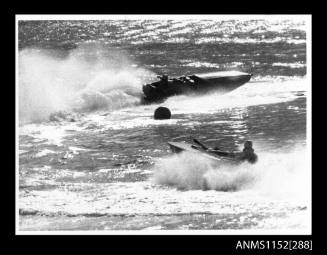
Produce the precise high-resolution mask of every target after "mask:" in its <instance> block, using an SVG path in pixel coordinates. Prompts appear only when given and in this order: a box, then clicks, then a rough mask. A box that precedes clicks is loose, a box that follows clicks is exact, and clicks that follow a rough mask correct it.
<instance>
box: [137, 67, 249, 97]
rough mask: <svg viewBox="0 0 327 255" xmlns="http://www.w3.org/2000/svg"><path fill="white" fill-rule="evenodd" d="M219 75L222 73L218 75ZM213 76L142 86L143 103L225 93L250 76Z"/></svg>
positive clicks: (175, 79)
mask: <svg viewBox="0 0 327 255" xmlns="http://www.w3.org/2000/svg"><path fill="white" fill-rule="evenodd" d="M219 73H223V74H222V75H219ZM214 74H215V75H210V73H209V74H203V75H190V76H186V77H180V78H173V79H169V80H168V81H167V82H162V81H158V82H154V83H151V84H146V85H144V86H143V93H144V101H145V102H150V103H151V102H156V101H163V100H164V99H166V98H168V97H170V96H175V95H182V94H194V93H196V94H203V93H207V92H208V91H212V90H215V91H219V92H221V93H227V92H230V91H232V90H234V89H237V88H238V87H240V86H242V85H243V84H245V83H246V82H248V81H249V80H250V79H251V74H248V73H241V72H237V73H236V74H235V72H234V73H232V74H233V75H231V74H230V75H229V72H216V73H214Z"/></svg>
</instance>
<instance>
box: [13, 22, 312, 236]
mask: <svg viewBox="0 0 327 255" xmlns="http://www.w3.org/2000/svg"><path fill="white" fill-rule="evenodd" d="M32 28H33V29H32ZM19 36H20V44H19V45H20V51H19V121H20V123H19V124H20V125H19V203H18V207H19V213H20V221H19V227H20V229H21V230H122V229H128V230H133V229H138V230H140V229H147V230H162V229H200V230H201V229H211V230H216V229H223V230H231V229H247V230H289V229H291V230H294V231H295V232H296V231H300V232H301V231H306V230H307V229H308V228H309V227H310V217H309V216H310V215H309V212H310V206H311V201H310V190H311V186H310V185H311V182H310V171H311V170H310V169H309V167H308V166H309V164H308V155H307V150H306V146H307V137H306V114H307V110H306V109H307V100H306V98H307V91H308V89H309V86H310V83H309V81H308V80H307V79H306V76H305V75H306V55H305V54H306V52H305V40H306V38H305V36H306V35H305V31H304V23H303V22H298V23H295V22H291V21H279V22H277V21H274V22H270V23H269V22H268V21H258V20H257V21H228V22H225V23H224V22H217V21H201V22H193V21H183V22H182V21H181V22H174V21H169V22H158V21H146V22H143V23H142V22H140V21H124V22H123V21H106V22H102V21H92V22H72V21H61V22H23V23H20V27H19ZM217 69H219V70H242V71H248V72H251V73H253V74H254V77H253V79H252V80H251V82H249V83H247V84H245V85H244V86H242V87H240V88H239V89H237V90H235V91H233V92H231V93H228V94H224V95H220V94H218V93H215V92H212V93H210V94H207V95H201V96H199V95H192V96H177V97H172V98H169V99H168V100H167V101H165V102H163V103H161V104H153V105H141V103H140V96H141V85H142V84H143V83H145V82H148V81H151V80H152V79H153V78H154V77H155V75H156V74H160V73H167V74H169V75H181V74H188V73H199V72H206V71H213V70H217ZM159 105H160V106H166V107H169V109H170V110H171V112H172V118H171V119H169V120H154V119H153V112H154V110H155V109H156V108H157V107H158V106H159ZM192 137H194V138H198V139H199V140H200V141H203V142H204V143H206V144H208V145H209V146H217V145H218V146H219V147H221V148H224V149H226V150H237V149H241V148H242V144H243V142H244V141H245V140H252V141H253V143H254V148H255V150H256V153H257V154H258V156H259V161H258V163H257V164H255V165H249V164H247V163H244V164H241V165H239V166H229V165H226V164H224V163H220V164H214V163H213V162H211V161H208V159H206V158H202V157H200V156H199V155H193V154H188V153H182V154H179V155H173V154H172V153H171V151H170V150H169V147H168V144H167V142H168V141H171V140H174V141H191V138H192ZM204 183H205V187H206V188H205V189H204Z"/></svg>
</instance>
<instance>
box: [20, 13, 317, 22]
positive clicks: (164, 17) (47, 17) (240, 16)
mask: <svg viewBox="0 0 327 255" xmlns="http://www.w3.org/2000/svg"><path fill="white" fill-rule="evenodd" d="M308 16H310V15H285V14H269V15H266V14H253V15H249V14H237V15H235V14H230V15H202V14H201V15H185V14H181V15H179V14H174V15H172V14H165V15H153V14H138V15H130V14H113V15H89V14H85V15H84V14H76V15H68V14H67V15H43V14H42V15H40V14H34V15H30V14H29V15H16V19H19V20H140V19H142V20H232V19H235V20H254V19H264V20H276V21H279V20H281V19H285V20H287V19H291V20H293V21H303V20H305V21H307V20H308V19H309V18H308ZM310 20H311V19H310Z"/></svg>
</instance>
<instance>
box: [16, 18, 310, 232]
mask: <svg viewBox="0 0 327 255" xmlns="http://www.w3.org/2000/svg"><path fill="white" fill-rule="evenodd" d="M121 19H127V20H133V19H145V20H146V19H148V20H149V19H158V20H162V19H173V20H186V19H187V20H190V19H192V20H200V19H201V20H204V19H208V20H209V19H210V20H230V19H237V20H250V19H252V20H254V19H265V20H280V19H292V20H299V21H302V20H303V21H305V22H306V54H307V75H306V77H307V80H308V83H309V84H310V86H309V88H308V91H307V93H308V95H307V155H308V168H310V169H311V171H310V182H311V190H310V192H311V193H310V198H311V207H310V208H308V212H309V214H310V218H311V222H310V227H309V228H308V229H305V230H296V231H297V232H300V233H294V230H293V229H290V230H287V229H286V230H117V231H111V230H110V231H106V230H98V231H93V230H87V231H21V230H19V207H18V199H19V169H18V166H19V153H18V152H19V143H18V142H19V140H18V139H19V135H18V134H19V118H18V112H19V110H18V109H19V104H18V102H19V86H18V74H19V70H18V68H19V65H18V21H19V20H121ZM15 29H16V33H15V50H16V59H15V61H16V62H15V67H16V70H15V75H16V77H15V84H16V86H15V88H16V95H15V100H16V103H15V106H16V110H15V114H16V116H15V120H16V132H15V138H16V139H15V146H16V147H15V148H16V151H15V163H16V167H15V171H16V180H15V199H16V201H15V233H16V235H40V234H42V235H276V236H278V235H295V236H296V235H311V234H312V165H311V163H312V127H311V118H312V115H311V111H312V108H311V107H312V62H311V61H312V34H311V33H312V15H144V14H142V15H16V17H15Z"/></svg>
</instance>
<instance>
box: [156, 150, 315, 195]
mask: <svg viewBox="0 0 327 255" xmlns="http://www.w3.org/2000/svg"><path fill="white" fill-rule="evenodd" d="M258 155H260V156H259V161H258V163H257V164H254V165H252V164H249V163H242V164H240V165H236V166H235V165H234V166H231V165H227V164H226V163H221V164H219V165H217V164H215V165H213V163H212V162H211V161H210V160H209V159H206V158H204V157H201V156H199V155H196V154H194V153H189V152H183V153H181V154H175V155H172V156H170V157H167V158H162V159H159V160H158V161H157V162H156V164H155V165H154V170H153V171H154V174H153V181H154V182H155V183H156V184H161V185H168V186H172V187H176V188H177V189H181V190H196V189H197V190H199V189H202V190H217V191H241V190H255V191H256V192H261V193H265V194H268V195H269V194H272V195H278V196H279V195H280V196H296V197H301V196H302V195H303V194H310V192H308V191H309V190H308V189H309V186H310V185H309V182H308V181H307V180H308V178H309V177H310V173H309V172H308V171H307V169H309V168H307V164H306V162H308V161H307V159H306V157H307V155H306V151H305V149H303V148H296V149H294V150H293V151H292V152H287V153H267V152H263V151H262V152H260V151H259V152H258Z"/></svg>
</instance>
